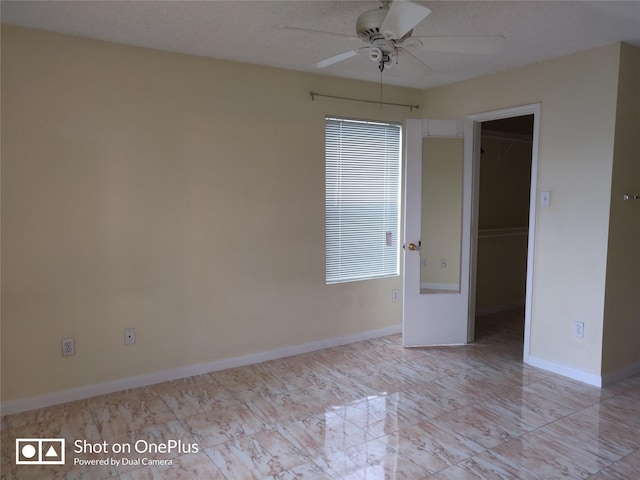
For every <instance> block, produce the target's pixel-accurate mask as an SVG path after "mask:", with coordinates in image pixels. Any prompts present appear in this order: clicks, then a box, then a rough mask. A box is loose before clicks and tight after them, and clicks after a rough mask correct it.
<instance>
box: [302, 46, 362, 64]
mask: <svg viewBox="0 0 640 480" xmlns="http://www.w3.org/2000/svg"><path fill="white" fill-rule="evenodd" d="M361 50H362V49H361V48H359V49H358V50H350V51H348V52H344V53H341V54H339V55H334V56H333V57H329V58H325V59H324V60H320V61H319V62H316V63H314V67H316V68H325V67H328V66H330V65H333V64H334V63H338V62H342V61H343V60H346V59H347V58H351V57H355V56H356V55H358V54H359V53H360V51H361Z"/></svg>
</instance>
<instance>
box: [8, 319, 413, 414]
mask: <svg viewBox="0 0 640 480" xmlns="http://www.w3.org/2000/svg"><path fill="white" fill-rule="evenodd" d="M400 332H402V325H394V326H392V327H386V328H380V329H377V330H370V331H368V332H361V333H356V334H353V335H346V336H344V337H335V338H328V339H326V340H318V341H315V342H308V343H302V344H300V345H292V346H290V347H283V348H278V349H276V350H269V351H265V352H258V353H253V354H249V355H241V356H238V357H231V358H223V359H221V360H215V361H213V362H207V363H200V364H195V365H188V366H186V367H181V368H176V369H172V370H163V371H159V372H153V373H148V374H145V375H138V376H135V377H127V378H122V379H119V380H114V381H111V382H103V383H98V384H93V385H87V386H84V387H78V388H72V389H69V390H62V391H59V392H53V393H46V394H44V395H37V396H33V397H26V398H21V399H19V400H9V401H7V402H3V403H2V405H1V406H0V411H1V412H2V415H11V414H14V413H20V412H25V411H28V410H33V409H36V408H43V407H49V406H51V405H57V404H60V403H66V402H71V401H74V400H82V399H85V398H90V397H95V396H96V395H104V394H106V393H112V392H118V391H121V390H127V389H129V388H138V387H145V386H147V385H153V384H156V383H162V382H167V381H170V380H177V379H179V378H185V377H191V376H193V375H202V374H203V373H209V372H216V371H219V370H225V369H227V368H235V367H242V366H245V365H251V364H254V363H260V362H266V361H268V360H275V359H278V358H284V357H290V356H291V355H299V354H301V353H309V352H313V351H315V350H322V349H323V348H331V347H338V346H340V345H347V344H349V343H354V342H360V341H363V340H369V339H372V338H377V337H383V336H385V335H392V334H394V333H400Z"/></svg>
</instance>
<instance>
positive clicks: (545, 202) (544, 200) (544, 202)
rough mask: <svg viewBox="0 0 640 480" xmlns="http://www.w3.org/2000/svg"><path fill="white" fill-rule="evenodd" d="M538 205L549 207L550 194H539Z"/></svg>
mask: <svg viewBox="0 0 640 480" xmlns="http://www.w3.org/2000/svg"><path fill="white" fill-rule="evenodd" d="M540 205H541V206H543V207H548V206H549V205H551V192H540Z"/></svg>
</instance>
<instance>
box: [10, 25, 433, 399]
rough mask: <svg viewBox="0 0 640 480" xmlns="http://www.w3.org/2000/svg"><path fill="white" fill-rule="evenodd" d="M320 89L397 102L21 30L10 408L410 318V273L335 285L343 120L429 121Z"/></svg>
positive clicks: (13, 148)
mask: <svg viewBox="0 0 640 480" xmlns="http://www.w3.org/2000/svg"><path fill="white" fill-rule="evenodd" d="M310 90H315V91H320V92H324V93H329V94H334V95H345V96H355V97H358V98H378V96H379V85H377V84H365V83H362V82H354V81H346V80H340V79H335V78H329V77H325V76H319V75H309V74H302V73H293V72H287V71H283V70H277V69H270V68H261V67H257V66H251V65H245V64H238V63H232V62H227V61H217V60H212V59H206V58H199V57H192V56H186V55H179V54H173V53H167V52H161V51H154V50H146V49H141V48H134V47H128V46H121V45H115V44H109V43H102V42H97V41H91V40H85V39H79V38H74V37H69V36H62V35H57V34H51V33H45V32H39V31H32V30H27V29H20V28H14V27H6V26H3V28H2V101H3V103H2V127H3V131H2V247H3V251H2V399H3V400H4V401H7V400H15V399H19V398H24V397H29V396H34V395H39V394H44V393H51V392H57V391H63V390H66V389H71V388H75V387H81V386H86V385H91V384H97V383H101V382H106V381H111V380H117V379H122V378H126V377H131V376H135V375H142V374H147V373H150V372H158V371H162V370H166V369H176V368H180V367H184V366H189V365H193V364H197V363H203V362H210V361H215V360H218V359H223V358H227V357H233V356H239V355H244V354H250V353H255V352H262V351H268V350H272V349H277V348H282V347H285V346H290V345H297V344H302V343H305V342H311V341H318V340H322V339H327V338H334V337H340V336H344V335H349V334H354V333H359V332H366V331H370V330H375V329H380V328H385V327H390V326H395V325H398V324H399V323H400V322H401V303H392V302H391V291H392V289H399V288H401V279H400V277H396V278H390V279H381V280H374V281H366V282H355V283H349V284H339V285H331V286H326V285H325V282H324V252H325V250H324V248H325V245H324V117H325V115H326V114H332V115H344V116H347V117H356V118H369V119H383V120H390V121H402V120H404V119H405V118H407V117H411V116H418V115H419V114H420V112H419V111H417V112H416V111H415V110H414V112H413V113H411V112H409V110H406V109H401V108H394V107H385V108H382V109H381V108H380V107H379V106H378V105H367V104H362V103H355V102H341V101H336V100H329V99H320V98H318V99H316V100H315V101H311V99H310V97H309V91H310ZM383 95H384V97H385V99H387V100H390V101H395V102H403V103H410V104H415V103H419V100H420V93H419V92H417V91H415V90H409V89H400V88H392V87H388V86H385V87H384V91H383ZM125 327H134V328H135V329H136V336H137V339H136V340H137V341H136V344H135V345H134V346H127V347H125V346H124V345H123V329H124V328H125ZM63 337H74V338H75V341H76V350H77V353H76V355H75V356H73V357H66V358H63V357H61V355H60V340H61V339H62V338H63Z"/></svg>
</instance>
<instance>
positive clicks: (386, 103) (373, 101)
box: [309, 92, 420, 112]
mask: <svg viewBox="0 0 640 480" xmlns="http://www.w3.org/2000/svg"><path fill="white" fill-rule="evenodd" d="M309 95H311V100H315V97H325V98H335V99H337V100H350V101H352V102H364V103H377V104H378V105H390V106H392V107H406V108H408V109H409V110H411V111H412V112H413V109H414V108H415V109H416V110H417V109H419V108H420V105H408V104H406V103H392V102H381V101H379V100H363V99H361V98H350V97H338V96H335V95H325V94H324V93H318V92H309Z"/></svg>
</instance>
